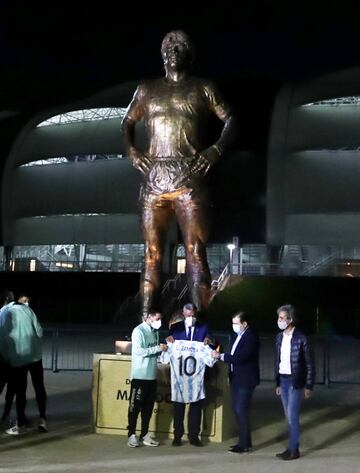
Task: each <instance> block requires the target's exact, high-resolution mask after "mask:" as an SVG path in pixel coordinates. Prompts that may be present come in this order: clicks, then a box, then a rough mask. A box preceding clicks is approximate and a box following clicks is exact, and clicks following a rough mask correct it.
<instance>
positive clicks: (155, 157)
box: [122, 30, 236, 312]
mask: <svg viewBox="0 0 360 473" xmlns="http://www.w3.org/2000/svg"><path fill="white" fill-rule="evenodd" d="M161 54H162V57H163V61H164V67H165V72H166V74H165V77H163V78H160V79H155V80H150V81H147V82H144V83H142V84H140V85H139V86H138V87H137V89H136V91H135V94H134V97H133V99H132V101H131V103H130V105H129V107H128V110H127V113H126V115H125V117H124V120H123V125H122V129H123V136H124V141H125V146H126V150H127V156H128V157H129V158H130V159H131V161H132V164H133V166H134V167H135V168H136V169H138V170H139V171H141V173H142V174H143V178H144V182H143V184H142V187H141V191H140V199H139V200H140V205H141V208H142V230H143V235H144V240H145V268H144V272H143V275H142V282H141V294H142V297H143V311H144V312H146V311H147V309H148V308H149V307H150V306H151V305H152V304H153V302H154V299H155V298H156V295H157V294H158V291H159V290H160V286H161V269H162V257H163V250H164V244H165V238H166V233H167V230H168V227H169V223H170V219H171V217H172V214H173V213H174V214H175V216H176V218H177V222H178V224H179V227H180V230H181V233H182V237H183V241H184V245H185V252H186V270H187V279H188V286H189V289H190V292H191V298H192V301H193V302H194V303H195V304H196V305H197V306H198V308H199V309H203V308H205V307H206V306H207V305H208V303H209V299H210V272H209V267H208V263H207V259H206V241H207V237H208V224H207V216H206V214H207V212H206V208H207V198H206V192H205V188H204V185H202V181H203V177H204V176H205V174H206V173H207V172H208V170H209V169H210V167H211V166H213V165H214V164H215V162H216V161H217V160H218V159H219V158H220V156H221V155H222V154H223V152H224V150H225V149H226V148H227V146H228V145H229V144H230V143H231V141H232V140H233V138H234V136H235V128H236V125H235V119H234V117H233V116H232V113H231V110H230V108H229V106H228V105H227V104H226V103H225V102H224V101H223V99H222V98H221V97H220V95H219V93H218V91H217V90H216V88H215V87H214V85H213V84H212V83H210V82H209V81H207V80H203V79H200V78H196V77H193V76H190V75H189V68H190V66H191V65H192V63H193V60H194V48H193V45H192V43H191V40H190V38H189V37H188V36H187V34H186V33H184V32H183V31H180V30H179V31H171V32H170V33H168V34H166V35H165V37H164V39H163V42H162V45H161ZM210 114H215V115H216V116H217V117H218V118H219V119H220V120H221V121H222V122H223V123H224V127H223V129H222V132H221V135H220V137H219V139H218V140H217V141H216V142H215V143H214V144H213V145H212V146H210V147H205V149H204V142H205V138H206V128H207V121H208V118H209V116H210ZM141 119H144V122H145V127H146V131H147V135H148V148H147V150H146V151H145V152H141V151H139V150H138V149H137V148H136V147H135V146H134V134H135V133H134V132H135V124H136V122H138V121H140V120H141Z"/></svg>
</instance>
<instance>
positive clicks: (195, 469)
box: [0, 372, 360, 473]
mask: <svg viewBox="0 0 360 473" xmlns="http://www.w3.org/2000/svg"><path fill="white" fill-rule="evenodd" d="M91 377H92V373H91V372H60V373H56V374H54V373H52V372H46V386H47V390H48V393H49V409H48V413H49V428H50V432H49V433H48V434H39V433H37V432H36V431H33V432H29V433H28V434H26V435H24V436H19V437H10V436H8V435H6V434H1V436H0V472H1V473H3V472H4V473H5V472H12V473H32V472H34V473H35V472H36V473H44V472H49V473H56V472H67V473H91V472H98V473H103V472H104V473H107V472H120V471H121V472H129V473H137V472H139V473H140V472H141V473H144V472H147V473H168V472H169V470H171V471H173V472H174V473H175V472H176V473H200V472H201V473H203V472H204V471H206V472H207V473H219V472H221V473H234V470H235V469H239V470H240V469H241V471H244V472H246V473H255V472H256V473H265V472H266V473H268V472H274V471H276V473H282V472H286V473H292V472H301V473H304V472H306V471H309V472H310V471H311V472H313V473H322V472H326V473H333V472H334V473H338V472H339V473H340V472H341V473H350V472H351V473H355V472H356V473H359V471H360V409H359V407H360V386H358V385H355V386H354V385H332V386H331V387H330V388H327V387H324V386H317V387H316V391H315V396H314V398H313V399H312V400H310V401H309V402H307V403H306V404H305V405H304V409H303V416H302V425H303V434H302V442H301V451H302V458H300V459H299V460H296V461H293V462H284V461H281V460H278V459H276V458H275V456H274V454H275V453H276V452H279V451H282V449H283V447H284V441H283V440H281V436H282V434H283V428H284V424H283V417H282V411H281V407H280V401H279V400H278V399H276V398H275V397H274V395H273V386H272V384H270V383H262V385H261V386H260V387H259V388H258V389H257V391H256V393H255V397H254V404H253V407H254V414H253V440H254V447H255V449H254V451H253V452H252V453H250V454H245V455H234V454H233V455H231V454H228V453H227V447H228V446H229V445H231V444H232V442H231V441H230V442H226V443H224V444H208V445H206V446H205V447H203V448H197V447H192V446H190V445H189V444H187V443H186V444H185V445H184V446H183V447H180V448H175V447H172V446H171V444H170V441H169V440H167V439H161V440H162V445H161V446H160V447H158V448H148V447H141V448H136V449H130V448H128V447H127V446H126V438H125V437H122V436H113V435H97V434H94V433H93V432H92V427H91V382H92V379H91ZM29 398H30V400H29V405H28V413H29V414H30V417H33V418H34V420H35V419H36V416H35V413H36V409H35V404H34V399H33V394H32V393H29ZM2 403H3V395H2V397H1V398H0V404H2ZM35 426H36V424H35Z"/></svg>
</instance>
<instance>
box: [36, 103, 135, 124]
mask: <svg viewBox="0 0 360 473" xmlns="http://www.w3.org/2000/svg"><path fill="white" fill-rule="evenodd" d="M125 113H126V108H122V107H116V108H115V107H113V108H111V107H107V108H88V109H86V110H73V111H71V112H67V113H61V114H60V115H54V116H53V117H50V118H48V119H47V120H44V121H43V122H41V123H39V124H38V125H37V126H38V127H44V126H51V125H66V124H68V123H83V122H93V121H97V120H109V119H111V118H119V119H121V120H122V119H123V118H124V116H125Z"/></svg>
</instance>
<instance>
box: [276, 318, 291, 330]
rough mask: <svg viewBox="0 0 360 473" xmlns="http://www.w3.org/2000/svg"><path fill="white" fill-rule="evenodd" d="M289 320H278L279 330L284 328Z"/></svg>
mask: <svg viewBox="0 0 360 473" xmlns="http://www.w3.org/2000/svg"><path fill="white" fill-rule="evenodd" d="M289 323H290V322H287V321H286V320H278V323H277V324H278V327H279V329H280V330H285V329H286V328H287V327H288V325H289Z"/></svg>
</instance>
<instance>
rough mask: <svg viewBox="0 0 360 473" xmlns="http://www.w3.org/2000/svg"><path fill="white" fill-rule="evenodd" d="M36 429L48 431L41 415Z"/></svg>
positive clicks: (42, 431)
mask: <svg viewBox="0 0 360 473" xmlns="http://www.w3.org/2000/svg"><path fill="white" fill-rule="evenodd" d="M38 431H39V432H41V433H46V432H48V428H47V425H46V420H45V419H43V418H42V417H40V422H39V425H38Z"/></svg>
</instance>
